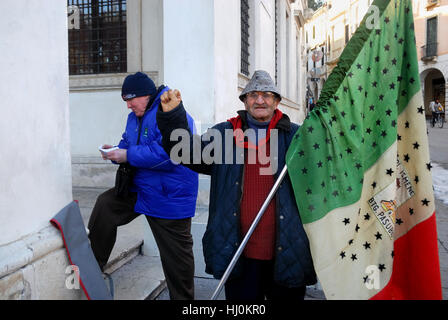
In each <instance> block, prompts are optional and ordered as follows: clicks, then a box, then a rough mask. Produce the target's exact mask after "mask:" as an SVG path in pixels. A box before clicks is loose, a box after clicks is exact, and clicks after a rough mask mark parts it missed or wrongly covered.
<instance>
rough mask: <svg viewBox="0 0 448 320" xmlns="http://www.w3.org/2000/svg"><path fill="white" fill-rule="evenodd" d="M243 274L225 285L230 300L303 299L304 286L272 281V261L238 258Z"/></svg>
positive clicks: (227, 297)
mask: <svg viewBox="0 0 448 320" xmlns="http://www.w3.org/2000/svg"><path fill="white" fill-rule="evenodd" d="M240 260H241V262H242V265H243V274H242V275H241V276H240V277H238V278H234V279H231V280H228V281H227V283H226V285H225V292H226V299H227V300H230V301H263V300H265V299H267V300H273V301H276V300H277V301H284V300H296V301H297V300H303V299H304V297H305V292H306V287H305V286H304V287H299V288H288V287H284V286H280V285H278V284H276V283H274V262H273V261H272V260H270V261H263V260H254V259H248V258H245V257H241V258H240Z"/></svg>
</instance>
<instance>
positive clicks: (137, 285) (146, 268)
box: [106, 255, 166, 300]
mask: <svg viewBox="0 0 448 320" xmlns="http://www.w3.org/2000/svg"><path fill="white" fill-rule="evenodd" d="M111 276H112V280H113V285H114V300H154V299H155V298H156V297H157V296H158V295H159V294H160V293H161V292H162V291H163V290H164V289H165V288H166V281H165V276H164V275H163V270H162V264H161V262H160V257H147V256H143V255H137V256H136V257H134V258H133V259H132V260H131V261H129V262H127V263H126V264H124V265H122V266H121V267H120V268H119V269H118V270H116V271H115V272H113V273H112V274H111ZM106 283H107V280H106Z"/></svg>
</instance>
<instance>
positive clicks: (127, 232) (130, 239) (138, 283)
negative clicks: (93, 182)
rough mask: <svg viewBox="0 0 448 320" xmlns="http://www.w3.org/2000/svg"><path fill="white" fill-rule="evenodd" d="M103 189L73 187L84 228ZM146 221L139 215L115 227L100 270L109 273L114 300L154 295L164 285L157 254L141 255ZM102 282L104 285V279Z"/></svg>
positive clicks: (135, 298)
mask: <svg viewBox="0 0 448 320" xmlns="http://www.w3.org/2000/svg"><path fill="white" fill-rule="evenodd" d="M106 190H107V189H104V188H85V187H82V188H79V187H78V188H77V187H74V188H73V199H74V200H77V201H78V204H79V207H80V210H81V216H82V218H83V222H84V225H85V226H86V227H87V226H88V221H89V218H90V215H91V212H92V209H93V207H94V205H95V202H96V198H97V197H98V196H99V195H100V194H101V193H103V192H104V191H106ZM146 224H147V222H146V218H145V217H144V216H140V217H138V218H136V219H135V220H134V221H132V222H131V223H129V224H127V225H124V226H121V227H118V230H117V240H116V242H115V246H114V248H113V250H112V253H111V255H110V258H109V261H108V262H107V264H106V266H105V268H104V272H105V273H108V274H110V275H111V276H112V279H113V282H114V292H115V299H116V300H142V299H147V298H151V297H155V296H157V295H158V294H159V293H160V291H162V290H163V289H164V288H165V287H164V286H165V277H164V275H163V271H162V265H161V262H160V257H157V256H143V255H142V247H143V243H144V242H143V239H144V226H146ZM105 281H106V284H108V280H107V279H106V280H105Z"/></svg>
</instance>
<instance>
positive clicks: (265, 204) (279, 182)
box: [211, 165, 288, 300]
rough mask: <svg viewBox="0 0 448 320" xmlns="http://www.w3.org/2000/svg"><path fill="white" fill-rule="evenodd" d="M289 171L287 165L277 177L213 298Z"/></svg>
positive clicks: (220, 288)
mask: <svg viewBox="0 0 448 320" xmlns="http://www.w3.org/2000/svg"><path fill="white" fill-rule="evenodd" d="M287 172H288V168H287V166H286V165H285V167H284V168H283V170H282V172H281V173H280V175H279V176H278V178H277V181H276V182H275V184H274V186H273V187H272V189H271V192H270V193H269V195H268V197H267V198H266V200H265V201H264V203H263V205H262V207H261V209H260V211H259V212H258V214H257V216H256V217H255V219H254V221H253V222H252V225H251V226H250V228H249V231H247V233H246V236H245V237H244V239H243V241H242V242H241V244H240V246H239V248H238V250H237V251H236V253H235V255H234V256H233V258H232V260H231V261H230V263H229V266H228V267H227V270H226V271H225V272H224V275H223V276H222V279H221V281H220V282H219V284H218V287H217V288H216V290H215V292H214V293H213V295H212V297H211V300H216V298H217V297H218V295H219V294H220V293H221V290H222V288H223V286H224V284H225V283H226V281H227V279H228V278H229V275H230V273H231V272H232V270H233V268H234V267H235V264H236V262H237V261H238V259H239V257H240V256H241V253H242V252H243V250H244V248H245V247H246V244H247V242H248V241H249V238H250V237H251V236H252V233H253V232H254V230H255V228H256V227H257V225H258V222H260V219H261V217H262V216H263V214H264V213H265V211H266V209H267V208H268V206H269V203H270V202H271V200H272V198H274V195H275V193H276V192H277V190H278V188H279V187H280V184H281V183H282V181H283V179H284V178H285V176H286V174H287Z"/></svg>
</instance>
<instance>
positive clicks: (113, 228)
mask: <svg viewBox="0 0 448 320" xmlns="http://www.w3.org/2000/svg"><path fill="white" fill-rule="evenodd" d="M168 90H169V88H168V87H165V86H161V87H159V88H156V86H155V84H154V82H153V81H152V80H151V79H150V78H149V77H148V76H147V75H146V74H143V73H140V72H138V73H136V74H134V75H130V76H128V77H127V78H126V79H125V81H124V83H123V88H122V98H123V100H124V101H126V104H127V107H128V108H129V109H130V110H131V111H132V112H131V113H130V114H129V117H128V120H127V125H126V131H125V132H124V134H123V137H122V140H121V141H120V143H119V144H118V148H119V149H118V150H114V151H110V152H102V157H103V159H105V160H111V161H112V162H114V163H116V164H122V163H129V164H130V165H131V166H132V167H133V168H135V174H134V176H133V184H132V187H131V189H130V191H131V192H130V194H129V195H128V196H126V197H117V196H116V194H115V188H113V189H111V190H108V191H106V192H105V193H103V194H101V195H100V196H99V197H98V199H97V201H96V204H95V207H94V208H93V211H92V215H91V217H90V220H89V225H88V228H89V230H90V233H89V238H90V241H91V246H92V250H93V252H94V254H95V257H96V259H97V261H98V264H99V266H100V268H101V269H102V270H103V269H104V267H105V265H106V263H107V261H108V259H109V256H110V254H111V252H112V249H113V246H114V244H115V240H116V235H117V227H118V226H121V225H125V224H128V223H129V222H131V221H132V220H134V219H135V218H137V217H138V216H139V215H141V214H143V215H145V216H146V219H147V220H148V223H149V225H150V227H151V230H152V232H153V234H154V238H155V240H156V243H157V246H158V248H159V251H160V258H161V261H162V267H163V271H164V274H165V278H166V281H167V286H168V289H169V292H170V298H171V299H172V300H192V299H194V280H193V277H194V258H193V239H192V236H191V218H192V217H193V216H194V214H195V208H196V198H197V193H198V174H197V173H195V172H193V171H191V170H190V169H187V168H186V167H184V166H181V165H178V164H175V163H173V162H172V161H171V160H170V158H169V156H168V155H167V153H166V152H165V151H164V149H163V148H162V144H161V143H162V136H161V133H160V131H159V129H158V126H157V121H156V112H157V108H158V106H159V103H160V97H161V95H162V94H163V93H164V92H166V91H168ZM187 118H188V127H189V130H191V132H192V133H194V130H195V129H194V128H195V127H194V121H193V119H192V118H191V117H190V116H189V115H187ZM112 147H113V146H111V145H104V146H103V149H111V148H112Z"/></svg>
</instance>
